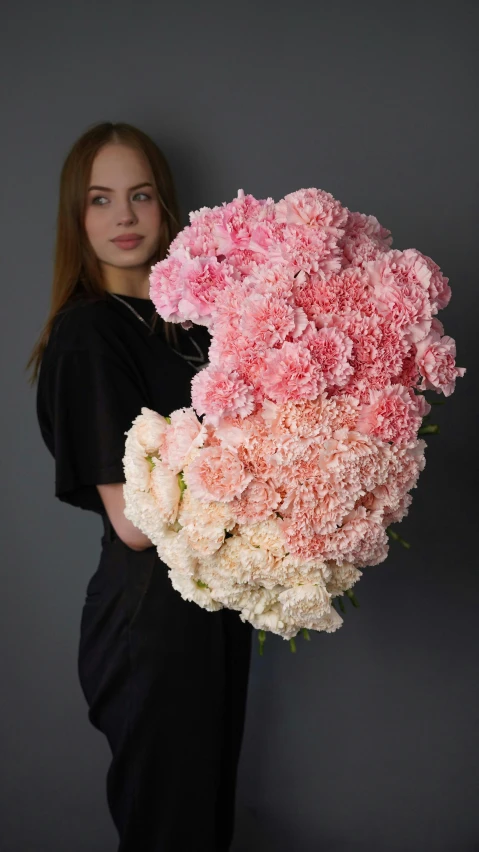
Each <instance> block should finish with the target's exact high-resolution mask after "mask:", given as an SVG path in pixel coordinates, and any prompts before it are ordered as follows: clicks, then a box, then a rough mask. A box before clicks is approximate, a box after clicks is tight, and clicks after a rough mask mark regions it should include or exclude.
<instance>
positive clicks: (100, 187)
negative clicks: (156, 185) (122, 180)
mask: <svg viewBox="0 0 479 852" xmlns="http://www.w3.org/2000/svg"><path fill="white" fill-rule="evenodd" d="M142 186H151V187H152V188H153V184H151V183H148V181H147V182H145V183H137V184H136V186H130V190H129V191H130V192H131V191H132V190H133V189H140V187H142ZM91 189H101V190H102V191H103V192H115V190H114V189H110V187H108V186H89V187H88V192H90V190H91Z"/></svg>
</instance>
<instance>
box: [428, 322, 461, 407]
mask: <svg viewBox="0 0 479 852" xmlns="http://www.w3.org/2000/svg"><path fill="white" fill-rule="evenodd" d="M455 358H456V343H455V341H454V340H453V338H452V337H449V335H444V336H443V337H441V336H440V335H439V334H438V332H437V331H432V332H431V333H430V334H429V335H428V337H427V338H425V340H421V341H420V343H418V344H417V353H416V362H417V364H418V366H419V370H420V372H421V375H422V376H423V379H424V387H425V388H426V389H430V390H435V391H438V392H440V391H442V393H443V394H444V396H450V395H451V394H452V393H453V391H454V388H455V384H456V378H457V377H458V376H463V375H464V373H465V372H466V368H465V367H456V363H455Z"/></svg>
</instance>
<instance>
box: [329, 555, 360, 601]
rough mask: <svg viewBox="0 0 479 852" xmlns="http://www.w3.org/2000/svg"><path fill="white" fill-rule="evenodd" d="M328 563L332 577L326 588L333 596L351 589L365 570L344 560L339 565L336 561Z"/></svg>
mask: <svg viewBox="0 0 479 852" xmlns="http://www.w3.org/2000/svg"><path fill="white" fill-rule="evenodd" d="M328 565H329V566H330V568H331V577H330V579H329V580H327V582H326V588H327V590H328V592H329V593H330V594H331V595H332V596H333V597H335V596H336V595H341V594H342V593H343V592H345V591H346V590H347V589H350V588H351V587H352V586H354V584H355V583H356V582H357V581H358V580H359V578H360V577H362V575H363V572H362V571H360V570H359V568H355V567H354V565H353V564H352V562H343V563H342V564H341V565H338V564H337V563H336V562H333V561H328Z"/></svg>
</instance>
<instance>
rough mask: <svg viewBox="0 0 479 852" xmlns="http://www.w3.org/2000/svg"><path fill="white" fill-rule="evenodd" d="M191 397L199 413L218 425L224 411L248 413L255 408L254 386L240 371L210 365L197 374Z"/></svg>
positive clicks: (243, 415) (231, 413)
mask: <svg viewBox="0 0 479 852" xmlns="http://www.w3.org/2000/svg"><path fill="white" fill-rule="evenodd" d="M191 399H192V402H193V406H194V408H195V409H196V411H197V413H198V414H200V415H201V414H206V416H207V417H206V419H207V422H209V423H211V424H213V425H218V423H219V421H220V419H221V417H222V416H224V415H235V414H239V415H240V417H246V415H247V414H250V413H251V412H252V411H253V408H254V400H253V394H252V392H251V389H250V388H249V387H248V385H247V384H246V383H245V382H244V381H243V379H241V378H240V377H239V376H238V374H237V373H235V372H229V371H227V370H223V369H222V368H221V367H214V366H210V367H207V368H206V369H204V370H201V371H200V372H199V373H197V374H196V376H194V378H193V380H192V382H191Z"/></svg>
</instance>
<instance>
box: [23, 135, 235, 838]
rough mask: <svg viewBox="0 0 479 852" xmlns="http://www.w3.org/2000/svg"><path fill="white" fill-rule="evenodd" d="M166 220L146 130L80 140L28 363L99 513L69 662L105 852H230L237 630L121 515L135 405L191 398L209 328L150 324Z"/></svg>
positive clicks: (156, 159) (166, 174)
mask: <svg viewBox="0 0 479 852" xmlns="http://www.w3.org/2000/svg"><path fill="white" fill-rule="evenodd" d="M178 219H179V217H178V212H177V202H176V196H175V190H174V185H173V181H172V177H171V173H170V170H169V167H168V164H167V162H166V160H165V158H164V157H163V155H162V153H161V152H160V150H159V149H158V147H157V146H156V145H155V143H154V142H153V141H152V140H151V139H150V138H149V137H148V136H147V135H145V134H144V133H142V132H141V131H140V130H138V129H136V128H134V127H132V126H131V125H128V124H111V123H109V122H107V123H102V124H98V125H95V126H93V127H92V128H90V129H89V130H88V131H87V132H86V133H85V134H84V135H83V136H82V137H81V138H80V139H78V141H77V142H76V143H75V144H74V145H73V147H72V149H71V151H70V153H69V154H68V156H67V158H66V160H65V163H64V165H63V169H62V174H61V181H60V202H59V213H58V222H57V243H56V261H55V272H54V281H53V290H52V301H51V310H50V315H49V317H48V321H47V323H46V326H45V329H44V331H43V333H42V335H41V337H40V339H39V341H38V344H37V346H36V347H35V349H34V351H33V353H32V357H31V359H30V362H29V364H30V365H32V366H33V379H34V380H35V379H36V378H37V376H38V373H39V378H38V392H37V412H38V419H39V424H40V429H41V432H42V435H43V438H44V440H45V443H46V445H47V447H48V449H49V450H50V452H51V453H52V454H53V456H54V458H55V495H56V496H57V497H58V498H59V499H60V500H63V501H66V502H67V503H70V504H71V505H72V506H76V507H79V508H82V509H85V510H90V511H93V512H97V513H98V514H99V515H100V516H101V518H102V520H103V524H104V534H103V537H102V541H101V545H102V550H101V556H100V560H99V565H98V568H97V570H96V571H95V573H94V574H93V576H92V577H91V579H90V581H89V583H88V587H87V592H86V600H85V603H84V607H83V612H82V618H81V629H80V641H79V658H78V671H79V678H80V683H81V687H82V690H83V692H84V695H85V698H86V701H87V703H88V706H89V719H90V721H91V723H92V724H93V725H94V726H95V727H96V728H98V729H99V730H100V731H102V732H103V733H104V734H105V736H106V737H107V739H108V742H109V745H110V748H111V752H112V761H111V764H110V767H109V770H108V776H107V799H108V805H109V808H110V812H111V815H112V818H113V820H114V822H115V825H116V827H117V830H118V833H119V836H120V845H119V852H160V850H161V852H203V850H204V852H226V850H228V849H229V847H230V843H231V838H232V834H233V820H234V798H235V784H236V773H237V765H238V758H239V752H240V746H241V740H242V734H243V725H244V714H245V705H246V694H247V682H248V671H249V662H250V650H251V626H250V625H249V624H247V623H242V622H241V620H240V618H239V616H238V614H237V613H236V612H234V611H230V610H226V609H223V610H220V611H219V612H215V613H211V612H207V611H206V610H203V609H201V608H200V607H199V606H197V605H196V604H194V603H191V602H187V601H185V600H183V598H182V597H181V596H180V595H179V594H178V593H177V592H176V591H174V589H173V587H172V585H171V583H170V580H169V579H168V576H167V567H166V566H165V565H164V564H163V563H162V562H161V560H160V559H159V557H158V554H157V551H156V548H155V547H154V546H153V545H152V543H151V541H150V540H149V539H148V538H147V536H145V535H144V534H143V533H142V532H140V531H139V530H138V529H137V528H136V527H134V526H133V524H132V523H131V522H130V521H128V520H127V518H125V515H124V507H125V504H124V500H123V485H122V483H123V482H124V473H123V465H122V458H123V453H124V442H125V432H126V431H127V430H128V429H129V428H130V426H131V423H132V421H133V419H134V418H135V417H136V416H137V414H139V413H140V411H141V407H142V406H147V407H148V408H151V409H153V410H155V411H158V412H159V413H160V414H163V415H167V414H169V413H170V412H171V411H173V410H175V409H177V408H181V407H182V406H189V405H190V404H191V402H190V382H191V378H192V376H193V375H194V374H195V369H196V370H197V369H199V368H200V366H201V363H204V361H205V360H206V353H207V348H208V343H209V335H208V332H207V331H206V329H205V328H202V327H193V328H192V329H191V330H189V331H186V330H184V329H183V328H182V327H181V326H171V325H170V326H169V325H167V324H165V323H163V322H162V321H161V320H160V319H159V317H158V315H157V314H155V311H154V306H153V303H152V302H151V301H150V299H149V280H148V275H149V271H150V269H151V266H152V265H153V264H154V263H156V262H157V261H158V260H161V259H162V258H164V257H165V255H166V252H167V248H168V245H169V243H170V242H171V240H172V239H173V238H174V236H175V235H176V233H177V232H178V229H179V225H178ZM155 318H156V320H157V321H156V322H155Z"/></svg>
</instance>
